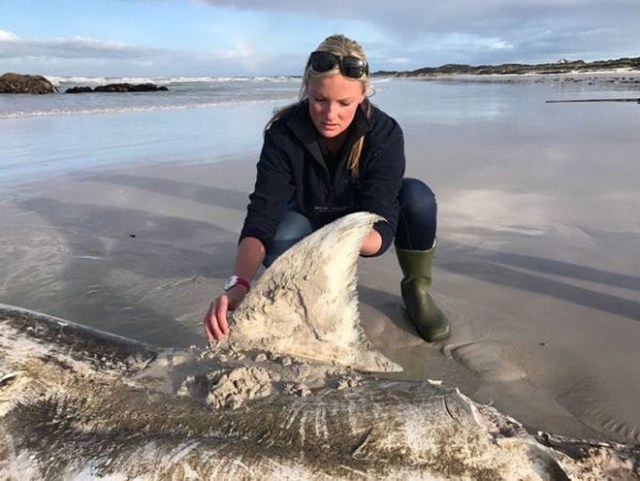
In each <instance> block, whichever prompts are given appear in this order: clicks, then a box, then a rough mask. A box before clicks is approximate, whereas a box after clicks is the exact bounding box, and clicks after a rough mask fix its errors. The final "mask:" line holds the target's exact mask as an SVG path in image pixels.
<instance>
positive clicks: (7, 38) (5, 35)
mask: <svg viewBox="0 0 640 481" xmlns="http://www.w3.org/2000/svg"><path fill="white" fill-rule="evenodd" d="M14 40H18V36H17V35H16V34H15V33H13V32H7V31H6V30H0V42H11V41H14Z"/></svg>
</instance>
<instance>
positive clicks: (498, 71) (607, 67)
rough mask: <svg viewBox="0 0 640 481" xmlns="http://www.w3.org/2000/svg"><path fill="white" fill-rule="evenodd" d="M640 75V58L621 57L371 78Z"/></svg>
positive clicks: (383, 72)
mask: <svg viewBox="0 0 640 481" xmlns="http://www.w3.org/2000/svg"><path fill="white" fill-rule="evenodd" d="M602 72H606V73H619V72H630V73H631V72H637V73H640V57H624V58H619V59H616V60H596V61H593V62H585V61H584V60H566V59H562V60H559V61H557V62H554V63H540V64H521V63H505V64H501V65H477V66H474V65H467V64H446V65H441V66H440V67H422V68H419V69H416V70H409V71H396V70H391V71H389V70H379V71H376V72H374V73H373V76H374V77H375V76H379V77H383V76H384V77H389V76H392V77H440V76H450V75H478V76H483V75H486V76H489V75H494V76H495V75H526V74H529V75H534V74H537V75H558V74H577V73H592V74H594V73H602Z"/></svg>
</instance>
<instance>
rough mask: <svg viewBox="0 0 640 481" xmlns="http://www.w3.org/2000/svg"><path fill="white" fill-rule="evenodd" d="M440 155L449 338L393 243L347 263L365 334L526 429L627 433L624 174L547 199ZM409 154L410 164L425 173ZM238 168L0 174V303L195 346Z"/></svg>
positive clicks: (639, 268)
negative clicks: (582, 191) (589, 191)
mask: <svg viewBox="0 0 640 481" xmlns="http://www.w3.org/2000/svg"><path fill="white" fill-rule="evenodd" d="M409 130H410V128H409ZM409 133H410V132H409ZM458 154H459V153H456V152H451V153H450V155H451V159H454V158H456V156H457V155H458ZM445 157H446V156H445ZM439 158H440V159H442V156H440V157H439ZM446 160H447V159H446V158H444V159H442V160H441V161H442V165H439V166H436V167H439V169H438V170H437V172H439V174H438V175H436V176H435V179H434V181H435V182H436V183H438V184H440V188H439V189H438V192H439V199H440V229H439V232H440V234H439V248H438V249H439V250H438V253H437V260H436V267H435V270H434V277H435V291H436V296H437V299H438V301H439V302H440V304H441V306H442V308H443V310H444V311H445V312H446V313H447V314H448V315H449V317H450V319H451V323H452V325H453V336H452V338H451V339H450V340H448V341H447V342H446V343H444V344H434V345H428V344H426V343H424V342H423V341H422V340H421V339H420V338H419V337H417V336H416V334H415V333H414V331H413V329H412V328H411V326H410V325H409V324H408V322H407V321H406V319H405V317H404V314H403V309H402V305H401V299H400V293H399V282H400V272H399V269H398V268H397V266H396V261H395V256H394V254H393V252H392V251H391V252H389V253H387V254H386V255H384V256H382V257H380V258H377V259H366V260H365V259H363V260H362V261H361V262H360V268H359V275H360V282H359V295H360V301H361V316H362V324H363V327H364V329H365V332H366V333H367V335H368V336H369V337H370V338H371V339H372V341H373V342H374V344H375V345H376V346H377V347H378V348H379V349H380V350H381V351H382V352H383V353H384V354H386V355H387V356H389V357H390V358H391V359H393V360H395V361H396V362H398V363H400V364H402V365H403V366H404V367H405V372H404V373H403V374H401V375H400V376H401V377H404V378H410V379H416V380H423V379H441V380H443V381H444V382H445V383H446V384H449V385H456V386H459V387H460V389H461V390H462V391H463V392H464V393H465V394H467V395H469V396H471V397H472V398H473V399H474V400H476V401H478V402H481V403H491V404H493V405H494V406H495V407H497V408H498V409H500V410H501V411H503V412H504V413H506V414H508V415H511V416H513V417H515V418H517V419H518V420H520V421H521V422H523V423H524V424H525V425H527V426H529V427H530V428H533V429H540V430H545V431H549V432H554V433H558V434H564V435H569V436H575V437H583V438H597V439H607V440H613V441H620V442H632V443H638V442H640V409H638V402H637V400H638V399H640V350H639V349H638V339H640V296H639V292H640V263H639V262H640V261H639V260H638V259H640V255H639V254H640V252H639V246H640V224H639V222H640V221H639V220H638V219H637V215H635V214H634V212H635V207H634V206H637V205H638V204H637V201H638V194H637V192H636V193H633V192H632V191H631V190H630V189H629V190H625V189H624V185H622V188H621V189H618V195H617V196H613V197H612V198H609V199H607V200H606V202H604V204H605V205H602V204H603V200H602V198H599V199H596V200H598V202H596V200H593V203H589V200H588V199H587V198H582V197H581V196H580V195H579V194H578V193H576V194H575V195H573V196H571V198H569V199H565V200H563V201H559V197H554V196H551V195H548V194H547V193H545V192H544V191H543V190H542V189H537V190H536V191H535V192H532V191H531V190H532V189H529V191H522V190H518V189H513V188H512V189H511V192H510V191H509V189H505V188H502V187H499V186H500V182H499V179H500V176H499V175H498V176H495V175H492V176H491V178H492V180H491V182H490V183H487V184H486V185H485V184H484V183H483V181H482V178H483V177H482V173H481V172H479V173H478V175H476V176H475V177H474V181H473V188H470V187H469V186H466V187H465V182H466V181H465V178H464V175H462V176H461V175H458V176H457V177H456V181H455V182H454V181H451V182H445V181H443V180H442V179H443V178H445V177H446V176H447V175H449V174H451V172H454V171H455V170H456V169H457V166H456V165H455V163H453V162H448V163H447V162H446ZM420 169H421V168H419V167H413V168H412V169H410V171H411V172H410V173H412V174H414V175H427V173H426V172H423V171H421V170H420ZM451 175H453V174H451ZM253 177H254V164H253V161H252V160H246V159H238V160H234V161H227V162H224V163H211V164H201V165H189V166H172V165H155V166H139V167H132V168H120V169H117V170H115V169H114V170H109V171H107V170H103V171H93V172H88V173H76V174H69V175H63V176H59V177H56V178H52V179H49V180H47V181H46V182H39V183H38V184H35V185H23V186H19V187H14V188H11V189H4V193H3V195H2V198H1V199H0V246H1V249H2V252H3V256H2V257H3V263H2V265H1V267H0V279H1V282H0V301H1V302H4V303H9V304H14V305H18V306H23V307H27V308H30V309H34V310H38V311H43V312H46V313H48V314H51V315H55V316H60V317H63V318H68V319H71V320H74V321H77V322H80V323H83V324H86V325H90V326H93V327H97V328H100V329H104V330H107V331H111V332H115V333H118V334H122V335H125V336H129V337H133V338H136V339H140V340H143V341H146V342H149V343H152V344H159V345H163V346H168V345H173V346H188V345H191V344H199V345H202V344H204V343H205V337H204V333H203V331H202V325H201V319H202V315H203V313H204V312H205V310H206V308H207V305H208V302H209V300H210V298H211V297H212V296H213V295H214V294H216V293H217V292H219V291H220V289H221V285H222V283H223V280H224V279H225V278H226V277H227V276H228V275H229V273H230V268H231V266H232V261H233V257H234V255H235V244H236V241H237V235H238V232H239V230H240V227H241V223H242V220H243V218H244V209H245V207H246V203H247V193H248V192H249V191H250V190H251V187H252V185H253V180H254V179H253ZM636 178H637V177H636ZM529 184H531V181H529ZM565 184H566V185H565V187H566V188H568V189H570V188H571V186H570V184H568V183H565ZM587 218H588V219H590V220H592V221H593V220H594V219H597V225H598V226H599V228H595V227H586V226H587V225H591V226H593V225H594V223H593V222H591V223H588V222H587ZM621 225H624V226H626V227H625V228H624V229H622V228H620V227H621Z"/></svg>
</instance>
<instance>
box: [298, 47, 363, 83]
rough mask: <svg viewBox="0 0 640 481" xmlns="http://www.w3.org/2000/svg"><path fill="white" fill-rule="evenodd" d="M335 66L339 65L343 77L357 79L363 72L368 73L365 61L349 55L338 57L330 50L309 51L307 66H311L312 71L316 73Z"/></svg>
mask: <svg viewBox="0 0 640 481" xmlns="http://www.w3.org/2000/svg"><path fill="white" fill-rule="evenodd" d="M336 66H339V67H340V72H342V75H344V76H345V77H349V78H353V79H359V78H360V77H362V76H363V75H365V74H366V75H369V65H368V64H367V61H366V60H362V59H361V58H358V57H352V56H350V55H348V56H346V57H340V56H338V55H334V54H332V53H331V52H323V51H321V50H316V51H315V52H311V55H310V56H309V63H308V64H307V68H308V67H311V68H312V69H313V71H314V72H317V73H324V72H329V71H330V70H333V69H334V68H336Z"/></svg>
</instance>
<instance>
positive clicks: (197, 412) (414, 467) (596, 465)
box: [0, 213, 640, 480]
mask: <svg viewBox="0 0 640 481" xmlns="http://www.w3.org/2000/svg"><path fill="white" fill-rule="evenodd" d="M376 220H377V217H375V216H373V215H371V214H366V213H358V214H353V215H351V216H347V217H345V218H343V219H340V220H338V221H336V222H335V223H333V224H331V225H329V226H327V227H325V228H323V229H321V231H319V232H318V233H316V234H318V235H316V234H314V235H313V236H310V238H311V239H310V240H309V242H308V243H306V244H302V243H301V244H302V245H296V246H294V247H293V248H292V249H290V251H289V252H287V253H286V254H285V256H287V257H285V256H283V258H282V259H283V260H282V262H277V263H274V265H273V266H272V267H271V268H270V269H268V270H267V271H266V272H265V273H264V274H263V276H262V278H261V280H260V282H259V283H257V284H256V286H255V287H254V289H252V294H251V296H247V298H246V299H245V302H244V303H243V308H242V309H239V310H238V311H237V312H236V313H235V314H234V324H233V325H232V335H231V336H230V339H228V340H227V341H225V342H222V343H220V344H218V345H216V346H214V347H211V348H204V347H194V348H191V349H186V350H174V349H160V348H157V347H154V346H149V345H147V344H144V343H140V342H137V341H133V340H129V339H125V338H122V337H119V336H115V335H112V334H108V333H105V332H100V331H97V330H93V329H90V328H87V327H84V326H82V325H79V324H76V323H73V322H70V321H67V320H63V319H59V318H55V317H52V316H48V315H46V314H41V313H36V312H33V311H30V310H26V309H21V308H18V307H14V306H8V305H2V304H0V479H15V480H86V479H91V480H93V479H96V480H98V479H105V480H166V479H176V480H191V479H233V480H236V479H241V480H243V479H252V480H254V479H296V480H298V479H323V480H326V479H403V480H404V479H429V480H430V479H435V480H438V479H456V480H470V479H486V480H510V479H514V480H515V479H518V480H519V479H522V480H536V479H541V480H542V479H545V480H566V479H576V480H577V479H579V480H590V479H594V480H596V479H597V480H602V479H638V469H639V465H640V461H639V460H640V455H639V452H640V449H639V447H638V446H629V445H618V444H616V445H614V444H611V443H606V442H598V441H581V440H571V439H564V438H561V437H558V436H553V435H550V434H547V433H536V434H534V435H532V434H530V433H528V432H527V431H526V430H525V429H524V428H523V427H522V426H521V425H520V424H519V423H518V422H517V421H515V420H514V419H511V418H509V417H508V416H505V415H503V414H501V413H499V412H498V411H496V410H495V409H493V408H491V407H487V406H482V405H479V404H476V403H474V402H473V401H472V400H471V399H469V398H467V397H466V396H464V395H463V394H462V393H460V392H459V390H458V389H456V388H455V387H448V386H445V385H439V384H435V383H429V382H410V381H392V380H388V379H383V378H380V377H376V375H375V373H373V371H376V370H378V371H383V370H394V369H397V366H396V365H395V364H394V363H393V362H392V361H389V360H388V359H386V358H384V356H382V355H381V354H380V353H377V352H376V351H375V349H374V347H373V346H372V345H371V344H370V343H368V342H367V341H366V339H364V336H363V335H362V331H361V329H360V327H359V325H358V322H357V321H358V319H357V296H356V295H355V285H356V281H355V264H356V261H357V256H358V246H359V243H360V242H361V241H362V238H363V237H364V236H365V235H366V233H367V232H368V229H370V228H371V225H372V224H373V222H375V221H376ZM354 230H355V231H357V232H358V233H357V234H354ZM329 246H330V247H329ZM329 248H330V250H331V254H332V255H333V256H334V257H337V256H335V252H341V253H343V252H344V253H346V254H345V256H348V257H349V259H348V260H346V261H345V260H344V259H342V260H340V262H338V263H337V264H332V263H331V262H328V261H326V260H322V257H323V256H322V254H323V253H324V252H326V249H329ZM309 249H311V250H309ZM310 253H314V255H310ZM296 259H297V260H296ZM310 259H312V260H313V261H314V262H312V263H309V262H308V261H309V260H310ZM317 260H320V262H316V261H317ZM345 266H346V267H345ZM338 268H339V269H340V270H341V272H343V271H344V275H340V276H338V275H337V274H336V273H335V272H334V271H333V270H334V269H338ZM326 269H328V271H326ZM294 271H295V274H292V272H294ZM327 272H328V273H329V274H331V275H329V276H328V275H326V273H327ZM334 274H335V275H334ZM307 281H308V282H307ZM328 283H334V285H329V284H328ZM279 287H280V288H281V289H279ZM292 293H293V295H292ZM327 296H329V297H327ZM336 299H337V301H336ZM283 302H284V305H287V306H292V307H291V309H289V310H285V312H284V314H283V315H282V316H280V315H279V314H278V313H279V312H281V311H282V309H281V304H282V303H283ZM333 302H342V304H340V305H338V306H337V308H336V307H334V306H333V305H332V306H330V307H331V308H327V307H326V306H327V303H333ZM296 303H299V305H298V304H296ZM354 303H355V304H356V309H355V311H354V310H353V304H354ZM274 306H275V307H274ZM341 307H344V310H341V309H340V308H341ZM292 312H296V313H298V314H296V316H292V315H291V313H292ZM326 312H328V314H327V316H328V317H324V316H325V313H326ZM345 312H346V313H348V314H344V313H345ZM354 313H355V314H354ZM265 316H266V317H265ZM291 322H292V323H294V324H295V325H296V328H295V329H293V330H287V329H286V327H287V326H286V325H284V324H285V323H291ZM332 322H335V324H334V325H332V324H331V323H332ZM296 323H297V324H296ZM265 326H266V328H267V333H264V332H263V331H260V332H261V334H259V335H255V336H253V335H252V333H256V330H257V329H263V328H265ZM291 337H292V339H293V342H285V341H287V339H288V340H289V341H291ZM282 338H285V339H284V340H283V339H282Z"/></svg>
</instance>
